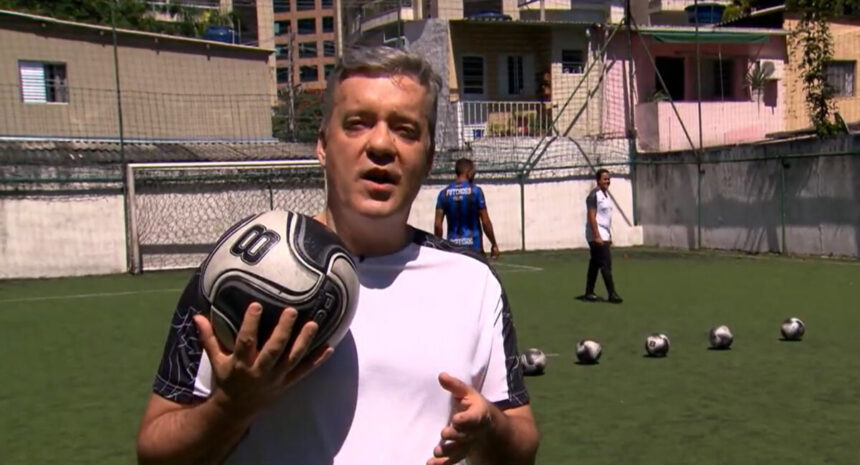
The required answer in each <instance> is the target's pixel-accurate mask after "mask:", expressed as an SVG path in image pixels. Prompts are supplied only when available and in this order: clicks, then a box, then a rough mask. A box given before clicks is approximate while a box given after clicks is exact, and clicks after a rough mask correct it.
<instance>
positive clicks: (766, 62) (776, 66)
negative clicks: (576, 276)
mask: <svg viewBox="0 0 860 465" xmlns="http://www.w3.org/2000/svg"><path fill="white" fill-rule="evenodd" d="M758 64H759V66H761V68H762V69H764V70H767V69H771V70H773V71H771V73H770V77H769V78H768V79H782V78H783V67H784V64H783V61H782V60H770V59H762V60H759V61H758Z"/></svg>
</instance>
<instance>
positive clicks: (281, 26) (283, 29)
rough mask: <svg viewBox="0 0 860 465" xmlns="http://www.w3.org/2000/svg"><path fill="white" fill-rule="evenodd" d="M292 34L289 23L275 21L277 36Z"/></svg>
mask: <svg viewBox="0 0 860 465" xmlns="http://www.w3.org/2000/svg"><path fill="white" fill-rule="evenodd" d="M289 33H290V22H289V21H275V35H276V36H282V35H287V34H289Z"/></svg>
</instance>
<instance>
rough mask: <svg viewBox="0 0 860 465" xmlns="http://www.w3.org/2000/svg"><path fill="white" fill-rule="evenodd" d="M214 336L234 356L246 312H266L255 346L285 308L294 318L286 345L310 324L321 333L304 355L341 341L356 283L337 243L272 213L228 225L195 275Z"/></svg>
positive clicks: (325, 232)
mask: <svg viewBox="0 0 860 465" xmlns="http://www.w3.org/2000/svg"><path fill="white" fill-rule="evenodd" d="M200 287H201V292H202V295H203V296H205V298H206V299H207V301H208V303H209V305H210V315H209V317H210V320H211V321H212V326H213V328H214V331H215V336H216V337H217V339H218V341H219V342H220V343H221V345H222V347H223V348H224V349H225V350H228V351H231V352H232V351H233V349H234V346H235V341H236V334H237V332H238V331H239V328H240V327H241V325H242V321H243V318H244V316H245V310H246V309H247V308H248V306H249V305H250V304H251V303H252V302H258V303H259V304H260V305H262V307H263V312H262V315H261V317H260V326H259V331H258V335H257V344H258V346H259V347H260V348H261V347H262V346H263V344H264V343H265V342H266V340H267V339H268V338H269V336H271V334H272V331H273V330H274V328H275V326H276V325H277V323H278V319H279V318H280V315H281V312H282V311H283V309H284V308H285V307H294V308H295V309H296V311H297V312H298V318H297V320H296V322H295V324H294V325H293V330H292V334H291V340H290V343H292V340H293V339H295V337H296V336H297V335H298V333H299V331H300V330H301V328H302V326H304V324H305V323H306V322H308V321H315V322H316V323H317V324H318V325H319V331H318V332H317V335H316V337H315V338H314V340H313V341H312V342H311V347H310V349H309V351H308V353H311V352H312V351H313V350H314V349H316V348H318V347H320V346H321V345H323V344H328V345H330V346H332V347H334V346H335V345H337V343H338V342H340V340H341V339H342V338H343V337H344V335H345V334H346V332H347V331H348V330H349V325H350V324H351V322H352V318H353V316H354V315H355V307H356V304H357V302H358V293H359V282H358V275H357V274H356V270H355V262H354V261H353V258H352V256H351V255H350V253H349V251H348V250H347V248H346V246H345V245H344V244H343V242H342V241H341V240H340V238H339V237H338V236H337V235H336V234H335V233H334V232H333V231H331V230H329V229H328V228H326V227H325V226H324V225H322V224H321V223H319V222H318V221H316V220H314V219H312V218H310V217H307V216H304V215H301V214H298V213H294V212H288V211H281V210H274V211H268V212H265V213H261V214H257V215H254V216H251V217H248V218H246V219H244V220H242V221H240V222H239V223H236V224H235V225H233V226H232V227H231V228H230V229H229V230H228V231H227V232H226V233H224V235H222V236H221V238H220V239H219V240H218V243H217V244H216V245H215V248H214V249H213V250H212V252H211V253H210V254H209V256H208V257H207V258H206V260H205V261H204V262H203V265H202V266H201V268H200Z"/></svg>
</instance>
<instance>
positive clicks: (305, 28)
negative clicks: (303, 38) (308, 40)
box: [298, 18, 317, 35]
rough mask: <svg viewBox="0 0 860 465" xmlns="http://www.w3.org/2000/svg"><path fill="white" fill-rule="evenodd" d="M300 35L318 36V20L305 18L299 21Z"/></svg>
mask: <svg viewBox="0 0 860 465" xmlns="http://www.w3.org/2000/svg"><path fill="white" fill-rule="evenodd" d="M298 23H299V24H298V27H299V35H308V34H316V32H317V20H316V19H315V18H305V19H300V20H299V21H298Z"/></svg>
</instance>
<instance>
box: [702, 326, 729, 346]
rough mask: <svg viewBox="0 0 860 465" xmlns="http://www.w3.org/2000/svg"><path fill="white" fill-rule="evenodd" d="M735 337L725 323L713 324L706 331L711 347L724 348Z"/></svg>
mask: <svg viewBox="0 0 860 465" xmlns="http://www.w3.org/2000/svg"><path fill="white" fill-rule="evenodd" d="M734 340H735V337H734V336H733V335H732V330H730V329H729V327H728V326H726V325H720V326H714V327H713V328H711V330H710V331H708V341H709V342H710V343H711V348H712V349H717V350H725V349H728V348H729V347H731V346H732V342H734Z"/></svg>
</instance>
